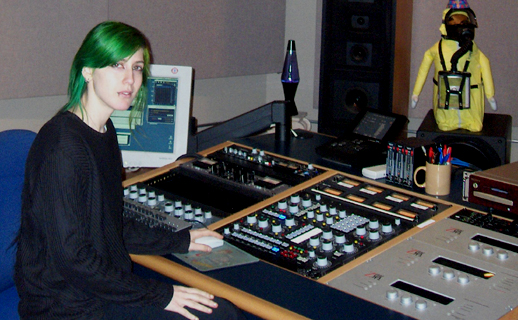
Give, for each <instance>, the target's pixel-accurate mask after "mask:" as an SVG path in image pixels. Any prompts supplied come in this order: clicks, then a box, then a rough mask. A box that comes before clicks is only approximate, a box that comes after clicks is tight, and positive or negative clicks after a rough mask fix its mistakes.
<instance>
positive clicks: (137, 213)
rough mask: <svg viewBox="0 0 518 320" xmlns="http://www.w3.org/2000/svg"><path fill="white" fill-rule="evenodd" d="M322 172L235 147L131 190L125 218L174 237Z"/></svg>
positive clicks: (257, 151) (130, 187)
mask: <svg viewBox="0 0 518 320" xmlns="http://www.w3.org/2000/svg"><path fill="white" fill-rule="evenodd" d="M324 172H325V170H324V169H322V168H317V167H314V166H313V165H311V164H304V163H302V162H296V161H293V160H288V159H285V158H281V157H278V156H275V155H271V154H267V153H265V152H264V151H261V150H257V149H255V148H249V147H246V146H238V145H230V146H226V147H224V148H221V149H220V150H217V151H215V152H214V153H212V154H209V155H207V156H206V157H202V158H200V159H196V160H193V161H189V162H187V163H184V164H181V165H180V166H177V167H174V168H172V169H171V170H169V171H167V172H166V173H164V174H160V175H157V176H154V177H152V178H151V179H149V180H146V181H144V182H140V183H137V184H134V185H132V186H128V187H127V188H126V189H125V196H124V209H125V210H124V214H125V215H126V216H129V217H133V218H135V219H137V220H139V221H141V222H143V223H146V224H148V225H149V226H150V227H162V228H167V229H169V230H171V231H173V232H174V231H179V230H181V229H185V228H189V227H192V226H193V224H192V223H194V227H200V226H208V225H210V224H212V223H214V222H216V221H219V220H221V219H222V218H225V217H228V216H229V215H231V214H234V213H236V212H238V211H240V210H243V209H246V208H248V207H250V206H252V205H254V204H256V203H258V202H260V201H263V200H265V199H268V198H270V197H271V196H273V195H276V194H278V193H281V192H283V191H286V190H287V189H289V188H291V187H293V186H296V185H298V184H300V183H303V182H305V181H308V180H310V179H312V178H314V177H317V176H318V175H320V174H322V173H324Z"/></svg>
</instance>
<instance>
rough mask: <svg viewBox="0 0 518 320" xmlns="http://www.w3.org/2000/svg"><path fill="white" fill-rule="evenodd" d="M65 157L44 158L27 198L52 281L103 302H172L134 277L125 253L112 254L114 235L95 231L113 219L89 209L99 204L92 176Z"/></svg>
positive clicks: (161, 289)
mask: <svg viewBox="0 0 518 320" xmlns="http://www.w3.org/2000/svg"><path fill="white" fill-rule="evenodd" d="M70 154H74V153H72V152H70V150H67V152H65V151H63V152H53V153H51V154H50V155H49V156H48V157H46V159H45V160H44V163H42V164H41V166H40V170H39V173H38V178H37V179H36V181H35V183H34V184H33V191H32V196H31V197H32V202H33V207H34V211H35V212H37V213H38V215H39V216H38V222H39V223H40V224H41V226H40V227H41V228H44V232H45V234H46V238H47V243H46V248H45V250H47V251H49V252H48V253H47V254H46V256H47V257H50V258H49V259H51V260H54V261H50V262H49V265H51V266H52V268H56V271H55V273H57V274H54V273H52V276H55V277H56V279H55V281H56V282H60V281H64V282H66V283H67V286H71V287H74V288H76V289H75V290H74V291H76V292H77V290H79V291H82V292H85V293H88V294H89V295H93V296H97V297H98V298H100V299H102V300H108V301H112V302H117V303H123V304H125V305H128V306H142V305H155V306H159V307H165V306H166V305H167V304H168V303H169V302H170V300H171V298H172V296H173V287H172V286H171V285H168V284H165V283H161V282H158V281H155V280H150V279H143V278H140V277H139V276H137V275H135V274H133V273H132V272H131V263H130V261H129V257H128V255H127V252H123V250H119V249H117V250H114V249H113V247H115V248H119V247H120V248H123V246H122V244H121V245H118V242H120V241H121V240H120V237H118V236H117V232H116V231H114V232H111V231H110V232H106V231H105V230H98V229H102V228H104V227H105V226H106V228H110V226H112V225H113V224H114V222H113V221H110V220H109V219H113V217H112V216H110V215H106V213H103V212H97V211H98V209H99V208H97V207H96V206H95V205H92V203H96V202H102V201H101V200H99V199H94V198H95V197H96V196H98V195H97V193H96V192H95V191H93V190H92V189H93V188H95V187H96V184H95V183H92V181H91V179H92V177H95V174H92V172H89V166H88V165H87V164H86V163H78V159H80V158H78V157H77V156H76V155H74V156H71V155H70ZM90 169H91V168H90ZM92 226H94V227H92ZM107 234H108V236H106V235H107ZM108 247H112V249H109V250H108V249H107V248H108ZM114 251H119V252H116V253H117V254H116V256H117V257H118V258H116V257H113V256H111V255H108V254H106V252H114ZM128 266H129V268H128ZM60 279H61V280H60ZM67 292H69V291H67ZM72 294H73V293H72ZM76 294H77V293H76ZM72 299H73V298H72Z"/></svg>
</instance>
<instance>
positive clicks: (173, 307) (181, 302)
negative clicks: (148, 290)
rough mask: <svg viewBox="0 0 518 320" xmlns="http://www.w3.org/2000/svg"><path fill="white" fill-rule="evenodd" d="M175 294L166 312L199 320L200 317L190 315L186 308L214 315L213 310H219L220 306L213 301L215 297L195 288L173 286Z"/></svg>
mask: <svg viewBox="0 0 518 320" xmlns="http://www.w3.org/2000/svg"><path fill="white" fill-rule="evenodd" d="M173 287H174V294H173V298H172V299H171V302H169V304H168V305H167V306H166V307H165V310H167V311H172V312H176V313H178V314H181V315H182V316H184V317H186V318H187V319H191V320H198V317H196V316H195V315H193V314H192V313H190V312H189V311H188V310H187V309H186V308H185V307H189V308H191V309H195V310H198V311H201V312H205V313H212V309H213V308H217V307H218V304H217V303H216V302H214V301H212V299H214V296H213V295H211V294H210V293H207V292H205V291H201V290H200V289H195V288H187V287H182V286H173Z"/></svg>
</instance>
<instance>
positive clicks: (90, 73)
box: [81, 67, 94, 83]
mask: <svg viewBox="0 0 518 320" xmlns="http://www.w3.org/2000/svg"><path fill="white" fill-rule="evenodd" d="M81 73H82V74H83V77H84V78H85V82H86V83H88V82H90V81H91V80H92V76H93V73H94V69H93V68H89V67H83V70H82V71H81Z"/></svg>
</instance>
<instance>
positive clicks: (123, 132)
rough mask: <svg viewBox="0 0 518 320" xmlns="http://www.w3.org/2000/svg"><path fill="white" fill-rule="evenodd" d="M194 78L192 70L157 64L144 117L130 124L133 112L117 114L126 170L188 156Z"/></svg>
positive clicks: (116, 119) (114, 114)
mask: <svg viewBox="0 0 518 320" xmlns="http://www.w3.org/2000/svg"><path fill="white" fill-rule="evenodd" d="M192 77H193V72H192V67H184V66H173V65H155V64H153V65H151V66H150V76H149V77H148V80H147V88H148V95H147V103H146V107H145V108H144V111H143V112H142V114H141V117H140V118H138V119H134V120H133V122H132V123H131V124H130V123H129V115H130V111H131V109H130V110H127V111H118V110H116V111H114V112H113V114H112V116H111V120H112V122H113V124H114V126H115V129H116V131H117V139H118V142H119V147H120V149H121V151H122V160H123V165H124V167H126V168H128V167H146V168H157V167H162V166H164V165H166V164H169V163H172V162H174V161H175V160H176V159H177V158H178V157H179V156H181V155H183V154H185V153H186V152H187V143H188V136H189V117H190V114H191V96H192Z"/></svg>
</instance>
